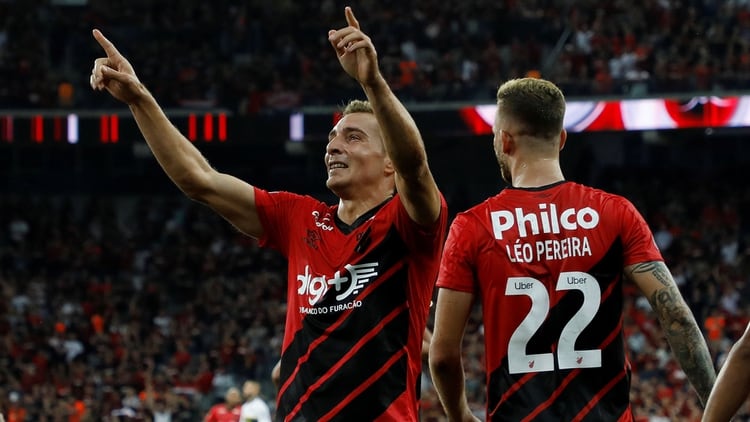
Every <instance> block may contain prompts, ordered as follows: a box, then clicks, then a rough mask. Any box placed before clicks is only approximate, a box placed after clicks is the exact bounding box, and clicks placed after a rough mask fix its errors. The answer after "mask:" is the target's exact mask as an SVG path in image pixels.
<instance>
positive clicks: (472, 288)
mask: <svg viewBox="0 0 750 422" xmlns="http://www.w3.org/2000/svg"><path fill="white" fill-rule="evenodd" d="M497 106H498V108H497V112H496V116H495V122H494V127H493V131H494V149H495V154H496V155H497V160H498V162H499V165H500V172H501V175H502V177H503V178H504V179H505V180H506V181H507V182H508V183H509V184H510V187H509V188H507V189H504V190H503V191H501V192H500V193H499V194H497V195H496V196H494V197H491V198H489V199H487V200H486V201H484V202H483V203H481V204H479V205H477V206H475V207H473V208H471V209H469V210H468V211H466V212H463V213H460V214H459V215H457V216H456V218H455V220H454V221H453V223H452V224H451V228H450V231H449V234H448V239H447V241H446V245H445V251H444V254H443V258H442V262H441V266H440V273H439V276H438V281H437V286H438V288H439V290H438V299H437V304H436V310H435V326H434V327H433V338H432V346H431V348H430V370H431V372H432V376H433V379H434V382H435V387H436V389H437V391H438V395H439V397H440V399H441V402H442V404H443V406H444V408H445V410H446V412H447V414H448V416H449V419H450V420H456V421H458V420H476V419H475V416H473V415H472V414H471V412H470V410H469V408H468V405H467V403H466V395H465V392H464V377H465V375H464V372H463V366H462V361H461V340H462V337H463V333H464V330H465V327H466V322H467V318H468V316H469V312H470V309H471V307H472V304H473V303H474V301H475V299H476V300H477V302H479V303H481V306H482V311H483V324H484V325H483V326H484V337H485V366H486V380H485V382H486V392H487V403H486V406H487V409H486V412H487V419H488V420H492V421H506V420H507V421H532V420H533V421H628V420H632V415H631V408H630V404H629V388H630V369H629V364H628V361H627V359H626V357H625V350H624V344H623V331H622V328H623V327H622V308H623V286H622V283H623V276H624V277H625V278H627V279H628V280H629V281H630V282H633V283H635V284H636V285H637V286H638V287H639V288H640V290H641V292H642V293H643V294H644V295H645V296H646V297H647V298H648V299H649V301H650V303H651V306H652V307H653V309H654V311H655V312H656V315H657V316H658V319H659V322H660V323H661V327H662V329H663V330H664V334H665V336H666V338H667V340H668V341H669V344H670V346H671V348H672V351H673V353H674V356H675V357H676V358H677V360H678V362H679V364H680V365H681V366H682V369H683V370H684V372H685V373H686V374H687V377H688V378H689V380H690V382H691V383H692V385H693V387H694V388H695V390H696V391H697V393H698V397H699V398H700V400H701V402H703V403H705V400H706V398H707V397H708V394H709V391H710V390H711V386H712V385H713V382H714V379H715V371H714V369H713V366H712V363H711V357H710V355H709V351H708V347H707V345H706V342H705V340H704V339H703V336H702V334H701V331H700V329H699V327H698V325H697V324H696V322H695V319H694V317H693V315H692V314H691V312H690V309H689V308H688V307H687V305H686V303H685V302H684V300H683V298H682V297H681V295H680V293H679V291H678V289H677V287H676V285H675V282H674V280H673V279H672V275H671V273H670V271H669V270H668V269H667V267H666V266H665V264H664V262H663V260H662V256H661V253H660V252H659V250H658V249H657V247H656V245H655V243H654V240H653V236H652V234H651V231H650V229H649V227H648V226H647V224H646V223H645V221H644V219H643V218H642V217H641V215H640V214H639V213H638V211H637V210H636V209H635V207H634V206H633V205H632V204H631V203H630V202H629V201H627V200H626V199H625V198H623V197H621V196H617V195H613V194H609V193H606V192H603V191H601V190H598V189H593V188H590V187H586V186H582V185H580V184H577V183H573V182H569V181H566V180H565V178H564V176H563V174H562V170H561V168H560V162H559V153H560V150H561V149H562V148H563V146H564V145H565V140H566V136H567V133H566V131H565V130H564V128H563V116H564V114H565V99H564V98H563V94H562V92H561V91H560V90H559V89H558V88H557V87H556V86H555V85H554V84H552V83H550V82H548V81H545V80H540V79H530V78H527V79H516V80H511V81H508V82H506V83H504V84H503V85H502V86H500V88H499V89H498V91H497Z"/></svg>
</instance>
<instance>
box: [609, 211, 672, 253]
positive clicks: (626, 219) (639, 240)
mask: <svg viewBox="0 0 750 422" xmlns="http://www.w3.org/2000/svg"><path fill="white" fill-rule="evenodd" d="M618 208H620V209H621V210H622V212H621V218H620V223H621V224H622V226H621V228H620V233H621V234H622V241H623V249H624V250H623V258H624V262H623V264H624V265H625V266H628V265H633V264H637V263H639V262H648V261H663V260H664V258H662V256H661V252H660V251H659V248H658V247H657V246H656V241H655V240H654V235H653V233H651V229H650V228H649V227H648V224H646V220H644V218H643V216H642V215H641V214H640V213H639V212H638V210H637V209H636V208H635V206H634V205H633V204H632V203H631V202H630V201H628V200H627V199H625V198H620V204H618Z"/></svg>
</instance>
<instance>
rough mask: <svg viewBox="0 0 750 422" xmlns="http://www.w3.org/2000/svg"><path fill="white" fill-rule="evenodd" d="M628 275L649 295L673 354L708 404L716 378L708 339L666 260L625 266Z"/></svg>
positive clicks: (700, 397)
mask: <svg viewBox="0 0 750 422" xmlns="http://www.w3.org/2000/svg"><path fill="white" fill-rule="evenodd" d="M625 275H626V276H627V277H628V278H629V279H630V280H632V281H633V282H635V284H636V285H638V287H639V288H640V290H641V292H642V293H643V294H644V295H645V296H646V298H648V300H649V302H650V303H651V307H652V308H653V310H654V312H655V313H656V316H657V318H658V319H659V323H660V325H661V328H662V330H663V332H664V335H665V336H666V338H667V341H668V342H669V345H670V347H671V348H672V353H673V354H674V357H675V358H676V359H677V362H678V363H679V364H680V367H681V368H682V371H683V372H685V374H686V375H687V378H688V380H690V384H692V386H693V388H694V389H695V391H696V393H698V398H699V399H700V401H701V403H702V404H703V405H705V404H706V401H707V400H708V395H709V393H710V392H711V388H712V387H713V385H714V381H715V380H716V371H715V370H714V366H713V363H712V361H711V355H710V353H709V351H708V345H707V344H706V340H705V339H704V338H703V334H702V333H701V330H700V328H699V327H698V324H697V323H696V321H695V317H694V316H693V313H692V312H691V311H690V308H689V307H688V305H687V303H685V300H684V299H683V298H682V295H681V294H680V291H679V290H678V288H677V285H676V284H675V282H674V279H673V278H672V273H671V272H670V271H669V269H668V268H667V266H666V265H665V264H664V263H663V262H661V261H651V262H642V263H639V264H633V265H630V266H628V267H626V268H625Z"/></svg>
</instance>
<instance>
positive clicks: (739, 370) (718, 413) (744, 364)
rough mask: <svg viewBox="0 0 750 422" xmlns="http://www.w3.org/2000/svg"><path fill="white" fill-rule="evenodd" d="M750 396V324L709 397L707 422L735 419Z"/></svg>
mask: <svg viewBox="0 0 750 422" xmlns="http://www.w3.org/2000/svg"><path fill="white" fill-rule="evenodd" d="M748 394H750V324H748V326H747V327H746V328H745V333H744V334H742V337H740V339H739V340H737V343H735V344H734V345H733V346H732V349H731V350H730V351H729V355H728V356H727V360H726V361H724V365H722V367H721V370H719V376H718V377H716V384H714V388H713V389H712V390H711V395H709V396H708V403H706V410H705V412H704V413H703V422H726V421H729V420H731V419H732V416H734V414H735V413H737V410H739V408H740V406H742V404H743V403H745V401H746V400H747V396H748Z"/></svg>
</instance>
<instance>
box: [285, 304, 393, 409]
mask: <svg viewBox="0 0 750 422" xmlns="http://www.w3.org/2000/svg"><path fill="white" fill-rule="evenodd" d="M404 309H406V303H403V304H401V306H398V307H396V308H395V309H393V310H392V311H391V312H390V313H389V314H388V315H386V316H385V317H384V318H383V319H382V320H381V321H380V323H379V324H378V325H376V326H374V327H373V329H372V330H370V332H369V333H367V334H366V335H365V336H363V337H362V339H361V340H360V341H358V342H357V344H356V345H355V346H354V347H352V348H351V350H349V352H347V353H346V354H345V355H344V356H342V357H341V359H339V361H338V362H336V364H335V365H333V366H331V367H330V368H329V369H328V371H326V373H325V374H323V375H321V377H320V379H318V381H317V382H315V383H313V384H312V385H310V387H308V389H307V391H306V392H305V394H303V395H302V396H301V397H300V398H299V402H298V403H297V405H296V406H294V409H292V411H291V412H289V414H288V415H286V418H285V419H284V420H287V421H291V420H293V419H294V416H295V415H296V414H297V412H299V411H300V409H302V405H303V404H304V403H305V402H306V401H307V399H308V398H310V395H311V394H312V393H313V392H314V391H315V389H316V388H318V387H320V386H321V385H322V384H323V383H325V382H326V381H327V380H328V377H330V376H331V374H334V373H336V371H338V369H339V368H341V367H342V366H344V364H346V363H347V362H348V361H349V358H351V357H352V356H354V355H355V354H356V353H357V352H358V351H359V349H361V348H362V347H364V345H365V344H366V343H367V342H368V341H370V340H371V339H372V338H373V337H375V336H376V335H378V334H379V333H381V329H382V328H383V327H384V326H385V325H387V324H388V323H389V322H391V321H392V320H393V319H394V318H396V317H397V316H398V315H400V314H401V312H403V311H404ZM403 353H404V350H403V349H402V351H401V352H400V353H397V354H396V356H401V354H403ZM305 357H306V358H307V357H309V353H308V354H307V355H305ZM392 359H393V358H391V359H389V360H388V362H389V365H388V367H389V366H390V365H392V364H393V363H392V362H391V360H392ZM297 367H299V364H298V365H297ZM381 371H382V369H381ZM380 373H381V372H380V371H378V374H380ZM375 380H376V378H374V377H370V378H369V379H368V381H367V382H366V383H363V384H362V385H361V386H360V387H359V388H362V387H368V386H369V385H371V384H372V383H373V382H374V381H375ZM359 388H358V389H357V390H355V391H359ZM352 398H353V396H352V394H349V395H348V396H347V397H346V399H345V400H343V401H342V402H341V403H339V405H338V406H337V407H336V408H335V409H338V408H339V407H341V406H344V405H346V404H348V403H349V402H350V401H351V399H352ZM332 412H333V410H332V411H331V412H329V413H328V414H327V415H326V416H328V415H330V414H331V413H332ZM334 413H335V412H334ZM333 416H335V414H334V415H333Z"/></svg>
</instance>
